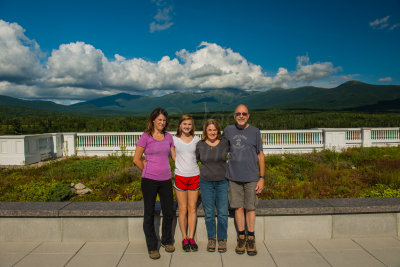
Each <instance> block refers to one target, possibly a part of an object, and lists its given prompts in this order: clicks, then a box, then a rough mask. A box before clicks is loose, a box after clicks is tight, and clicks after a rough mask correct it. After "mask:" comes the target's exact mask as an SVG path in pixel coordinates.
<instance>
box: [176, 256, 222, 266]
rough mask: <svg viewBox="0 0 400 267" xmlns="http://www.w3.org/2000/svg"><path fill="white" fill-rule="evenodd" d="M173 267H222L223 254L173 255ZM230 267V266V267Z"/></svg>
mask: <svg viewBox="0 0 400 267" xmlns="http://www.w3.org/2000/svg"><path fill="white" fill-rule="evenodd" d="M170 266H171V267H178V266H190V267H197V266H199V267H202V266H207V267H222V266H223V265H222V259H221V254H220V253H218V252H213V253H211V252H209V253H207V254H205V253H195V252H193V253H192V252H191V253H186V254H184V253H177V254H175V253H173V254H172V258H171V265H170ZM228 266H229V265H228Z"/></svg>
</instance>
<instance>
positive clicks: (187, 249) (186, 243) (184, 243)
mask: <svg viewBox="0 0 400 267" xmlns="http://www.w3.org/2000/svg"><path fill="white" fill-rule="evenodd" d="M182 250H183V251H185V252H190V244H189V239H187V238H185V239H183V241H182Z"/></svg>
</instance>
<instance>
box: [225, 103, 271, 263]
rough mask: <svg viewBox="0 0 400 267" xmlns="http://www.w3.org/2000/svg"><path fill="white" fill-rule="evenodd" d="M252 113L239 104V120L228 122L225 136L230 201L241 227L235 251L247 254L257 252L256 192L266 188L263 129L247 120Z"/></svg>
mask: <svg viewBox="0 0 400 267" xmlns="http://www.w3.org/2000/svg"><path fill="white" fill-rule="evenodd" d="M249 117H250V114H249V109H248V108H247V107H246V106H245V105H238V106H237V107H236V109H235V112H234V118H235V120H236V124H234V125H229V126H227V127H226V128H225V129H224V133H223V136H224V137H225V138H226V139H227V140H228V141H229V145H230V150H229V160H228V168H227V171H226V178H227V179H228V180H229V192H228V198H229V205H230V207H231V208H234V209H235V221H236V225H237V228H238V237H237V245H236V249H235V251H236V253H238V254H243V253H244V252H245V251H246V249H247V254H248V255H250V256H253V255H256V254H257V249H256V244H255V236H254V228H255V221H256V205H257V201H258V198H257V194H259V193H261V191H262V190H263V188H264V172H265V158H264V153H263V148H262V142H261V134H260V130H259V129H258V128H256V127H254V126H251V125H250V124H249V123H248V122H247V121H248V119H249ZM257 163H258V165H257ZM245 210H246V217H245ZM245 218H246V221H245ZM246 224H247V235H246V232H245V226H246Z"/></svg>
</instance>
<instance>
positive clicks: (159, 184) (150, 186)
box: [141, 178, 174, 251]
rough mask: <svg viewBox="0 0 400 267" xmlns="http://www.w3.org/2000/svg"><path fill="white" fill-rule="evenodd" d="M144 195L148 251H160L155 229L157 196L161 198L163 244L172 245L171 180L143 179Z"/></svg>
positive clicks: (144, 226)
mask: <svg viewBox="0 0 400 267" xmlns="http://www.w3.org/2000/svg"><path fill="white" fill-rule="evenodd" d="M141 187H142V193H143V201H144V219H143V231H144V235H145V236H146V244H147V249H148V251H151V250H158V240H157V235H156V231H155V228H154V205H155V203H156V197H157V194H158V195H159V196H160V204H161V210H162V214H163V220H162V231H161V232H162V236H161V243H162V244H165V245H167V244H172V221H173V218H174V212H173V194H172V183H171V180H167V181H155V180H152V179H147V178H142V185H141Z"/></svg>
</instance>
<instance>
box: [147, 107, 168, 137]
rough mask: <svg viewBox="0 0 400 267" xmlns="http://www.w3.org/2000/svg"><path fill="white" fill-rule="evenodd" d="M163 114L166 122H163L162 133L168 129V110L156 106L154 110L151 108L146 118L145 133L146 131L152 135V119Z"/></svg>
mask: <svg viewBox="0 0 400 267" xmlns="http://www.w3.org/2000/svg"><path fill="white" fill-rule="evenodd" d="M160 114H162V115H164V116H165V118H166V120H167V121H166V123H165V127H164V129H162V133H164V134H165V132H166V131H167V129H168V126H169V117H168V112H167V111H166V110H165V109H162V108H156V109H155V110H153V111H152V112H151V114H150V116H149V118H148V119H147V127H146V131H145V132H146V133H148V134H149V135H153V131H154V123H153V121H154V120H155V119H156V118H157V117H158V115H160Z"/></svg>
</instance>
